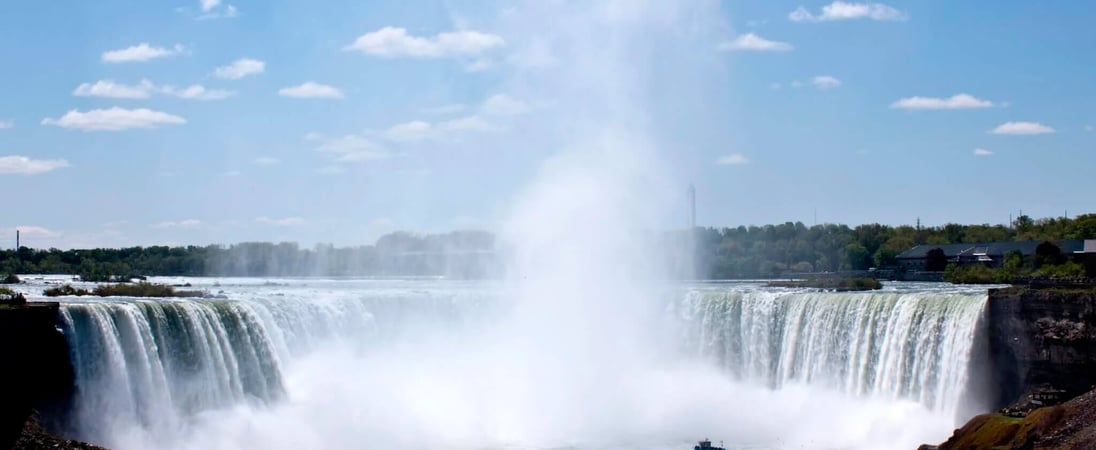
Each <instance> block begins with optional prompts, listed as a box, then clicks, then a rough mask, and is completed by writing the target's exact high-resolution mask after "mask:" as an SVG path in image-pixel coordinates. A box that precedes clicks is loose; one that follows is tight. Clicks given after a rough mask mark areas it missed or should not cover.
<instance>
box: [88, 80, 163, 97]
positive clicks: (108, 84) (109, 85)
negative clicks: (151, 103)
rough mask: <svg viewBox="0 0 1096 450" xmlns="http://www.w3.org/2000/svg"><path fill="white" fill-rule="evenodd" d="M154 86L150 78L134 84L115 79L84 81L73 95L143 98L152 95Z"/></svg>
mask: <svg viewBox="0 0 1096 450" xmlns="http://www.w3.org/2000/svg"><path fill="white" fill-rule="evenodd" d="M154 88H155V86H153V85H152V83H151V82H149V81H148V80H141V82H140V83H138V84H136V85H132V86H130V85H127V84H120V83H115V82H114V81H113V80H99V81H96V82H95V83H94V84H92V83H82V84H80V85H79V86H76V90H74V91H72V95H75V96H77V97H106V98H128V99H141V98H149V97H151V96H152V90H153V89H154Z"/></svg>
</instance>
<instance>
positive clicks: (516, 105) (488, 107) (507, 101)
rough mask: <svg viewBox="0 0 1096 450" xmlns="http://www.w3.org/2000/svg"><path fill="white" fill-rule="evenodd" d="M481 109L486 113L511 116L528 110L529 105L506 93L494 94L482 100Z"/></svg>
mask: <svg viewBox="0 0 1096 450" xmlns="http://www.w3.org/2000/svg"><path fill="white" fill-rule="evenodd" d="M483 111H484V112H485V113H487V114H494V115H505V116H513V115H518V114H524V113H526V112H529V105H528V104H526V103H525V102H523V101H521V100H517V99H515V98H513V97H510V96H508V95H506V94H495V95H492V96H491V97H490V98H488V99H487V101H485V102H483Z"/></svg>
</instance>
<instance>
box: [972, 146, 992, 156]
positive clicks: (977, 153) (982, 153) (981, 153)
mask: <svg viewBox="0 0 1096 450" xmlns="http://www.w3.org/2000/svg"><path fill="white" fill-rule="evenodd" d="M992 154H993V152H992V151H989V150H986V149H984V148H976V149H974V156H989V155H992Z"/></svg>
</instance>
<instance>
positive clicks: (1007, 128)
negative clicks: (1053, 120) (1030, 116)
mask: <svg viewBox="0 0 1096 450" xmlns="http://www.w3.org/2000/svg"><path fill="white" fill-rule="evenodd" d="M1054 132H1055V130H1054V128H1051V127H1048V126H1046V125H1043V124H1041V123H1039V122H1005V123H1003V124H1001V125H998V126H997V128H994V129H992V130H990V131H989V133H991V134H1012V135H1034V134H1049V133H1054Z"/></svg>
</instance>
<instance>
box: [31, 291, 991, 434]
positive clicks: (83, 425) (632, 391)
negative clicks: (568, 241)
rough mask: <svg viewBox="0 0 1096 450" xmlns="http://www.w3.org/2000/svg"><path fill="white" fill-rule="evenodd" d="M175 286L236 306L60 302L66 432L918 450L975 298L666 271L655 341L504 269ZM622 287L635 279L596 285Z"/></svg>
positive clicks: (940, 405) (944, 406) (957, 385)
mask: <svg viewBox="0 0 1096 450" xmlns="http://www.w3.org/2000/svg"><path fill="white" fill-rule="evenodd" d="M161 281H172V282H174V281H183V280H161ZM185 281H189V282H191V283H194V284H195V285H196V287H199V288H206V289H210V290H214V291H218V290H219V291H223V292H224V293H225V294H226V295H227V296H228V297H229V298H230V299H231V300H228V301H226V300H185V299H184V300H148V301H145V300H137V299H121V298H119V299H108V300H105V301H103V300H98V299H96V300H88V301H83V300H71V301H66V302H65V304H64V305H63V311H64V317H65V326H64V331H65V333H66V336H67V337H68V339H69V341H70V343H71V344H72V346H73V358H74V363H75V364H76V366H77V367H76V369H77V378H78V389H79V394H78V398H77V401H76V405H75V410H74V416H73V422H72V426H73V429H72V430H71V431H72V432H73V433H74V434H75V435H76V436H78V437H82V438H85V439H89V440H92V441H95V442H98V443H102V444H105V445H108V446H110V447H113V448H117V449H142V448H170V449H198V448H202V449H207V448H212V449H240V448H287V449H288V448H379V449H383V448H410V447H422V446H423V445H420V444H416V443H417V442H420V441H421V442H428V445H426V446H427V447H429V448H447V449H449V448H451V449H473V448H476V449H503V448H506V449H510V448H523V449H551V448H576V449H588V450H592V449H610V448H642V449H663V448H665V449H670V448H677V449H680V448H691V445H692V443H693V441H695V440H697V439H700V438H702V437H710V438H712V439H715V440H717V441H719V440H723V441H724V442H725V444H726V445H727V446H728V447H730V448H735V449H748V448H749V449H776V448H833V449H838V448H864V449H868V448H871V449H878V448H884V449H885V448H903V449H909V448H914V447H916V446H917V445H918V444H920V443H923V442H938V441H942V440H944V439H945V438H946V437H947V436H948V435H949V434H950V432H951V430H952V429H953V428H954V427H955V425H956V424H957V423H958V421H961V420H964V419H966V418H965V417H959V416H958V411H959V408H960V407H961V405H960V399H962V398H964V396H963V394H964V392H963V390H964V387H965V385H966V381H967V376H968V373H967V362H968V360H969V358H970V351H971V345H972V342H973V336H974V331H975V326H976V324H977V319H978V317H979V315H980V314H981V309H982V306H983V304H984V301H985V291H984V290H970V289H955V288H951V287H944V286H942V285H915V284H898V285H893V286H889V287H888V289H886V290H885V291H880V292H872V293H845V294H841V293H817V292H805V291H796V290H787V289H768V288H762V287H760V286H759V285H758V284H755V283H734V284H709V285H698V286H691V287H685V286H676V285H662V286H660V287H659V288H658V289H657V292H655V293H653V294H649V295H648V297H650V298H656V299H658V302H657V304H658V308H654V309H652V311H656V314H654V316H657V320H650V321H649V320H647V318H641V317H639V316H636V315H635V313H634V312H632V313H629V312H627V311H622V315H621V320H628V321H630V322H632V323H638V324H642V325H643V327H642V329H643V330H642V334H643V335H644V336H645V337H639V336H640V335H639V334H631V332H630V331H629V330H627V329H625V328H622V327H621V325H620V324H612V323H604V324H602V325H604V327H603V329H604V330H610V331H613V332H614V333H621V334H623V336H624V337H627V339H621V340H617V339H614V337H613V336H612V334H613V333H606V334H598V333H594V332H592V331H591V330H592V329H597V328H596V327H595V328H588V327H587V326H586V325H585V324H583V323H582V322H581V321H579V320H578V319H576V318H571V319H569V320H571V321H572V323H573V324H574V325H573V326H570V327H560V328H554V329H551V330H541V329H539V328H538V327H537V326H530V323H531V322H528V321H525V320H524V319H520V317H521V316H523V315H524V314H527V313H529V307H523V306H520V305H521V304H522V303H521V302H515V301H513V298H511V297H509V296H511V295H513V294H514V291H513V289H512V288H510V287H508V286H507V285H506V284H502V283H490V282H451V281H443V280H387V281H384V280H289V279H277V280H249V279H190V280H185ZM31 291H32V292H33V289H31ZM617 292H622V293H629V292H631V291H630V290H629V289H627V287H609V288H606V289H603V290H600V291H599V292H597V293H596V295H606V296H611V295H614V293H617ZM614 304H616V303H614ZM532 309H533V310H534V311H535V313H536V314H546V313H547V312H546V311H545V310H541V309H539V308H532ZM591 309H596V308H594V307H593V306H591ZM562 311H563V313H564V314H571V313H575V311H571V310H570V309H569V308H563V309H562ZM596 317H600V315H598V316H596ZM538 322H540V323H542V324H547V325H551V326H555V325H557V324H560V323H563V322H560V321H559V320H556V319H550V318H541V319H538ZM515 325H516V327H515ZM591 339H593V340H591ZM597 339H600V341H598V340H597ZM625 341H637V342H639V343H640V345H638V346H633V345H629V343H628V342H625Z"/></svg>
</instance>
